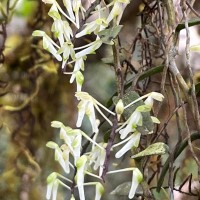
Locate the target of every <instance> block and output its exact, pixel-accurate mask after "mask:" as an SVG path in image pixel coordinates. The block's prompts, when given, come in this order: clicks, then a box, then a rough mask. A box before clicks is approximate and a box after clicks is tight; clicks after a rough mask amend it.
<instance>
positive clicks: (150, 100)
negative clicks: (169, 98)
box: [144, 92, 164, 108]
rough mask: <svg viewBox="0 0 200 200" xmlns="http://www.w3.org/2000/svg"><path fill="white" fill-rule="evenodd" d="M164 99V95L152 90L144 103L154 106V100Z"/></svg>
mask: <svg viewBox="0 0 200 200" xmlns="http://www.w3.org/2000/svg"><path fill="white" fill-rule="evenodd" d="M163 99H164V96H163V95H162V94H160V93H158V92H151V93H150V94H149V96H148V97H147V99H146V100H145V101H144V103H145V104H146V105H148V106H150V107H151V108H152V107H153V101H154V100H157V101H163Z"/></svg>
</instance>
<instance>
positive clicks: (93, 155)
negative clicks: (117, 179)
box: [89, 143, 107, 177]
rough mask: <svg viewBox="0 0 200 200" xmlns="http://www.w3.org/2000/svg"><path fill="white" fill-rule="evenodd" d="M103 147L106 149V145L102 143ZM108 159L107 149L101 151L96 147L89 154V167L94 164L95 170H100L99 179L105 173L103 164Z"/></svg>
mask: <svg viewBox="0 0 200 200" xmlns="http://www.w3.org/2000/svg"><path fill="white" fill-rule="evenodd" d="M99 145H101V146H102V147H104V148H105V147H106V145H107V144H106V143H100V144H99ZM105 157H106V151H105V149H100V148H98V147H97V146H95V147H94V148H93V149H92V151H91V152H90V154H89V165H92V164H93V163H94V170H97V169H98V168H99V177H101V175H102V173H103V164H104V161H105Z"/></svg>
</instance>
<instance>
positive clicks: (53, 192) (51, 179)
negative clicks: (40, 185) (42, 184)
mask: <svg viewBox="0 0 200 200" xmlns="http://www.w3.org/2000/svg"><path fill="white" fill-rule="evenodd" d="M58 185H59V181H58V180H57V173H56V172H53V173H51V174H50V175H49V176H48V177H47V193H46V199H48V200H49V199H51V196H53V197H52V199H53V200H56V197H57V191H58Z"/></svg>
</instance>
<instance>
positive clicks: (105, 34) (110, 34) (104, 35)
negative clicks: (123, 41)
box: [98, 25, 123, 44]
mask: <svg viewBox="0 0 200 200" xmlns="http://www.w3.org/2000/svg"><path fill="white" fill-rule="evenodd" d="M122 27H123V26H122V25H118V26H115V27H112V28H108V29H105V30H103V31H100V32H99V33H98V36H99V37H100V38H101V40H102V42H103V43H106V44H110V43H111V42H110V41H111V40H113V39H114V38H116V37H117V35H118V34H119V32H120V31H121V28H122Z"/></svg>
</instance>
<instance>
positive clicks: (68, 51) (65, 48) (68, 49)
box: [58, 41, 75, 69]
mask: <svg viewBox="0 0 200 200" xmlns="http://www.w3.org/2000/svg"><path fill="white" fill-rule="evenodd" d="M58 54H63V62H62V69H64V67H65V64H66V63H67V61H68V59H69V57H70V56H71V58H72V59H74V58H75V52H74V45H73V44H72V43H71V41H68V42H65V43H64V44H63V45H62V47H61V48H60V49H59V50H58Z"/></svg>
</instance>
